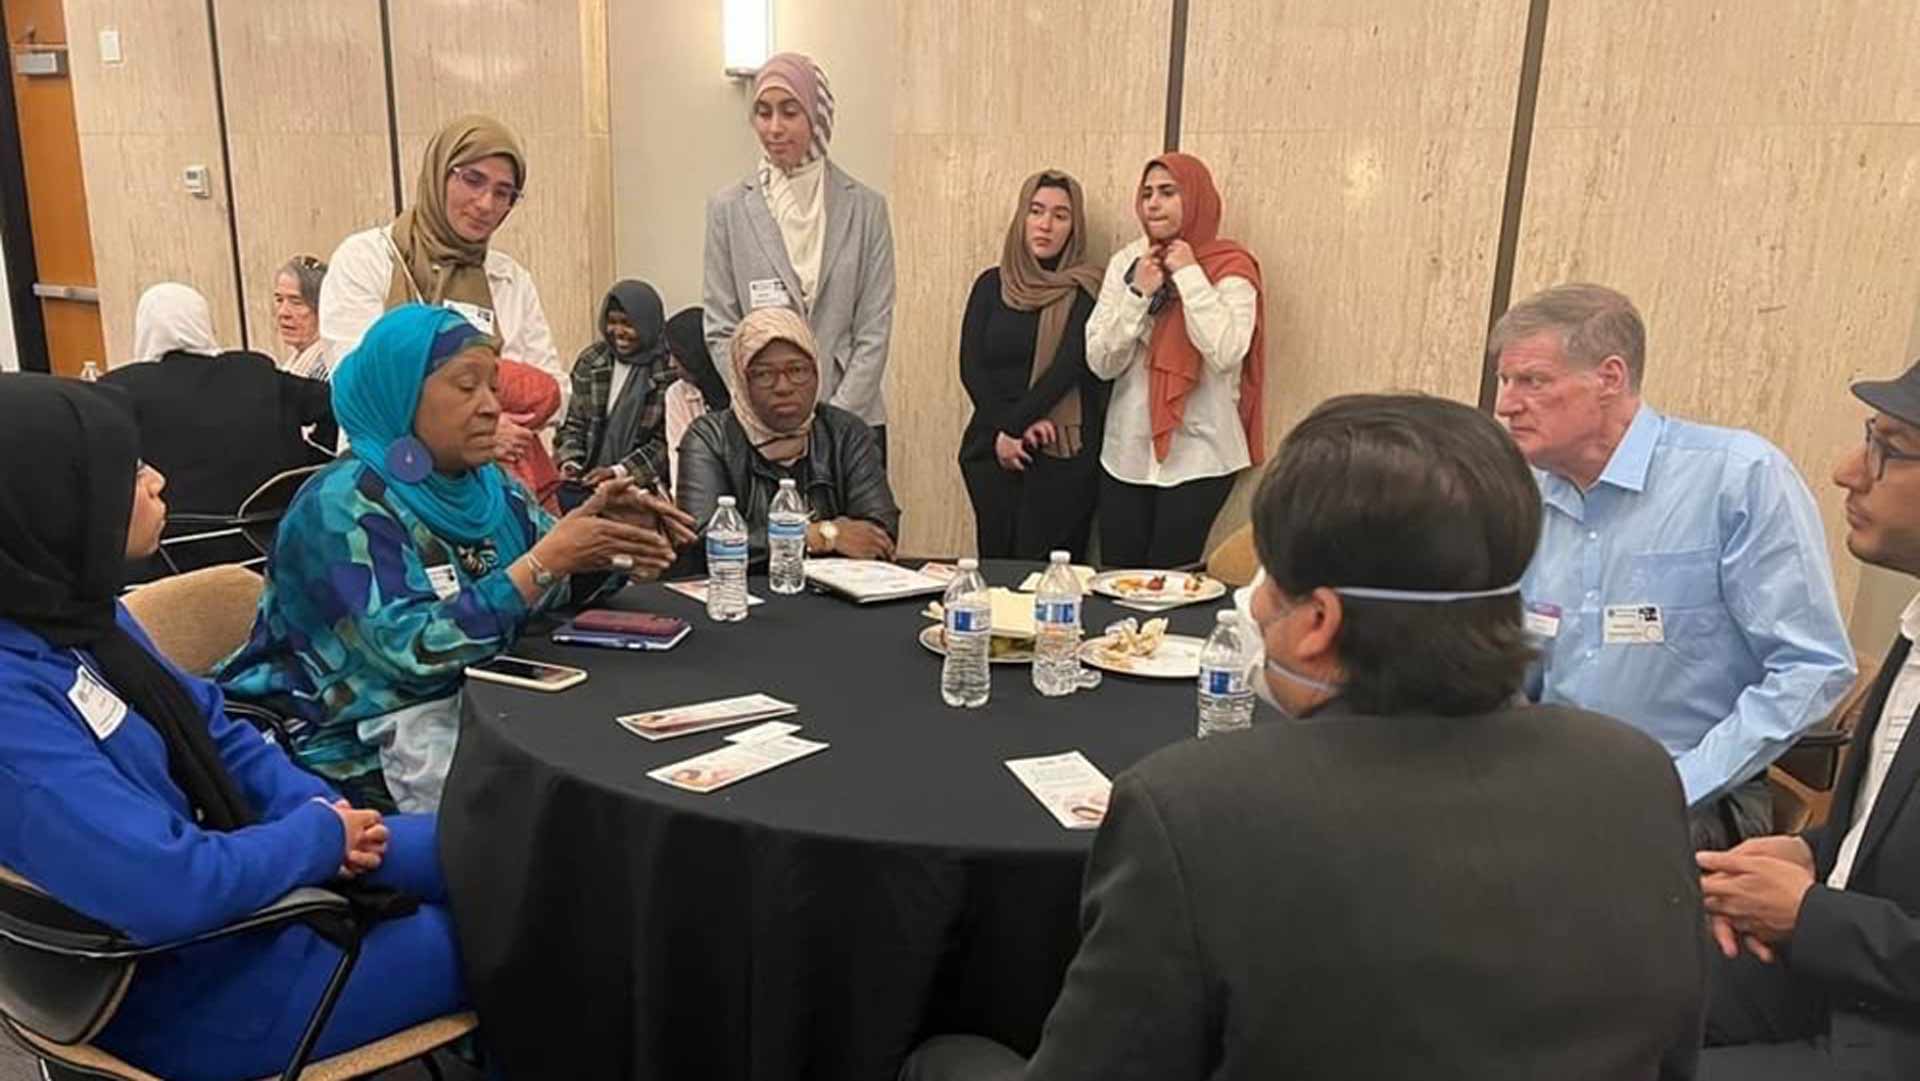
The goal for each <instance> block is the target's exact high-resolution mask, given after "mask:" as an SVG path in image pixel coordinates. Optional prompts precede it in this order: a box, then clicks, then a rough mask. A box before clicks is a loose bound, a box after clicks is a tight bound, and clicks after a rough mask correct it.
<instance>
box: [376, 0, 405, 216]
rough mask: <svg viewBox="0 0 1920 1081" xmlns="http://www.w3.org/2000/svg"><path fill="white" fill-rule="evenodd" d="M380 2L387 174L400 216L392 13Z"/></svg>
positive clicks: (398, 140) (395, 214)
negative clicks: (384, 75) (384, 85)
mask: <svg viewBox="0 0 1920 1081" xmlns="http://www.w3.org/2000/svg"><path fill="white" fill-rule="evenodd" d="M387 4H388V0H380V63H381V64H382V65H383V66H384V67H385V68H386V76H387V173H388V175H390V176H391V177H393V213H394V216H396V217H398V216H399V214H400V191H401V189H400V110H399V107H398V102H397V101H396V99H395V97H394V93H393V12H392V11H390V10H389V9H388V7H387Z"/></svg>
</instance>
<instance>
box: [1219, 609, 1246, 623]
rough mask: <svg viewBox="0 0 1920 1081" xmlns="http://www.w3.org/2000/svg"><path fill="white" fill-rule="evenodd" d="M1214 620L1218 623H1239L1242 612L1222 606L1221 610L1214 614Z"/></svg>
mask: <svg viewBox="0 0 1920 1081" xmlns="http://www.w3.org/2000/svg"><path fill="white" fill-rule="evenodd" d="M1213 621H1214V622H1215V623H1216V624H1218V623H1238V622H1239V621H1240V613H1238V612H1236V611H1234V610H1233V609H1231V608H1222V609H1221V610H1219V611H1218V612H1215V613H1214V614H1213Z"/></svg>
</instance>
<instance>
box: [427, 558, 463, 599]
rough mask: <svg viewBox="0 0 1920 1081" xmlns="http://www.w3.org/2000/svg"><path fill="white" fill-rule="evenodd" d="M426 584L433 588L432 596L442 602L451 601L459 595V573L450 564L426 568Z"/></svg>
mask: <svg viewBox="0 0 1920 1081" xmlns="http://www.w3.org/2000/svg"><path fill="white" fill-rule="evenodd" d="M427 584H428V585H430V586H432V587H433V595H434V596H436V597H438V598H440V599H441V600H443V601H446V600H452V599H453V598H455V597H458V596H459V595H460V572H459V571H457V570H455V569H454V567H453V564H451V563H442V564H440V565H439V566H437V567H428V568H427Z"/></svg>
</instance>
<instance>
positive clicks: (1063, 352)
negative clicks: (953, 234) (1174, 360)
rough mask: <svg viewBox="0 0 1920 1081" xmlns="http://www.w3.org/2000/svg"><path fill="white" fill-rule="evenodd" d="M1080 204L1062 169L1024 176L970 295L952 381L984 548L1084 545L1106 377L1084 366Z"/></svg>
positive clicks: (1037, 550)
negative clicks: (990, 259)
mask: <svg viewBox="0 0 1920 1081" xmlns="http://www.w3.org/2000/svg"><path fill="white" fill-rule="evenodd" d="M1085 206H1086V202H1085V200H1084V199H1083V198H1082V196H1081V193H1080V182H1079V181H1077V180H1075V179H1073V178H1072V177H1071V176H1068V175H1067V174H1065V173H1062V172H1058V171H1056V170H1046V171H1043V172H1039V173H1035V174H1034V175H1033V176H1030V177H1028V178H1027V182H1026V183H1025V184H1024V185H1022V187H1021V189H1020V204H1019V206H1018V208H1017V209H1016V210H1015V212H1014V216H1013V221H1012V223H1011V224H1010V225H1009V226H1008V227H1007V239H1006V243H1005V245H1004V246H1003V247H1002V249H1001V254H1000V265H999V266H996V267H989V268H987V270H986V271H985V272H984V273H982V274H981V275H980V277H979V278H978V279H977V280H976V281H975V282H974V283H973V293H972V295H971V296H969V297H968V298H967V314H966V318H965V320H964V321H963V322H962V324H961V328H960V381H961V382H962V383H964V384H965V385H966V388H967V396H968V397H969V398H971V399H973V418H972V419H971V420H970V421H968V422H967V430H966V433H965V434H964V435H963V436H962V437H961V440H960V472H961V475H962V476H964V477H965V478H966V482H967V495H968V497H969V498H971V499H972V501H973V515H974V522H975V526H974V529H975V538H976V540H977V542H978V545H979V552H980V555H981V556H982V557H983V558H988V559H994V558H1000V559H1005V558H1020V559H1045V558H1046V556H1047V553H1048V552H1049V551H1051V550H1053V549H1055V548H1065V549H1067V550H1068V551H1071V552H1072V553H1074V555H1075V557H1076V558H1085V556H1086V549H1087V537H1088V534H1089V532H1090V531H1091V529H1092V525H1093V509H1094V502H1095V498H1096V496H1097V494H1098V492H1099V488H1100V479H1099V457H1100V438H1101V431H1102V429H1101V422H1102V419H1103V417H1104V415H1105V412H1106V404H1107V397H1106V396H1107V384H1106V383H1104V382H1103V381H1101V380H1100V379H1097V378H1095V377H1094V376H1093V375H1092V374H1091V373H1090V372H1088V371H1087V349H1086V329H1087V317H1088V316H1089V315H1091V314H1092V313H1093V301H1094V297H1095V296H1096V295H1097V294H1098V293H1099V291H1100V267H1099V265H1098V264H1097V263H1094V262H1090V261H1089V260H1088V259H1087V258H1086V249H1087V237H1086V232H1087V217H1086V209H1085Z"/></svg>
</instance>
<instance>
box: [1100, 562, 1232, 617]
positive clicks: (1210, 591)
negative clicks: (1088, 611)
mask: <svg viewBox="0 0 1920 1081" xmlns="http://www.w3.org/2000/svg"><path fill="white" fill-rule="evenodd" d="M1154 582H1158V583H1159V584H1160V588H1159V589H1151V588H1148V587H1149V586H1150V585H1151V584H1152V583H1154ZM1190 583H1191V585H1190ZM1089 588H1091V589H1092V590H1093V591H1094V592H1095V593H1098V594H1100V595H1101V596H1103V597H1112V598H1113V599H1114V600H1117V601H1127V602H1130V603H1132V604H1137V605H1140V606H1142V607H1152V608H1178V607H1180V606H1181V605H1186V604H1203V603H1205V602H1207V601H1212V600H1218V599H1220V598H1221V597H1224V596H1226V595H1227V586H1226V583H1224V582H1222V581H1220V580H1219V579H1217V578H1209V577H1207V576H1206V575H1204V574H1188V573H1187V572H1185V571H1107V572H1105V573H1103V574H1096V575H1094V577H1093V582H1092V583H1091V585H1090V586H1089Z"/></svg>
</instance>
